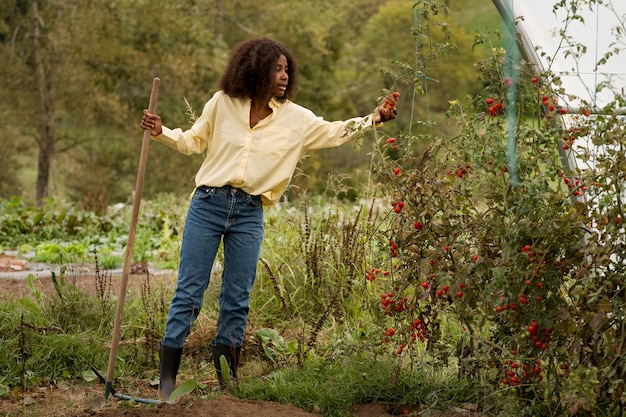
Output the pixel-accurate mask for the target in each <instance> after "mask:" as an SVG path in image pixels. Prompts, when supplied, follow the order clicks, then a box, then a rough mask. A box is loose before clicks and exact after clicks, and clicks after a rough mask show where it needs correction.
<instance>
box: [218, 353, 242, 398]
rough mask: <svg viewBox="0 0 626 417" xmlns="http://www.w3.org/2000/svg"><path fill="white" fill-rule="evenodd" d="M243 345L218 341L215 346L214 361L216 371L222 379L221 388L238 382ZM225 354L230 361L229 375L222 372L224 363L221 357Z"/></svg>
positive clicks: (227, 360) (219, 378) (228, 361)
mask: <svg viewBox="0 0 626 417" xmlns="http://www.w3.org/2000/svg"><path fill="white" fill-rule="evenodd" d="M240 353H241V346H229V345H223V344H221V343H217V344H216V345H214V346H213V363H214V364H215V372H216V373H217V379H218V380H219V381H220V388H221V389H225V388H227V387H228V386H229V385H230V384H231V383H236V382H237V366H238V365H239V355H240ZM222 356H224V358H226V362H227V363H228V372H229V375H223V374H222V365H221V361H220V358H221V357H222Z"/></svg>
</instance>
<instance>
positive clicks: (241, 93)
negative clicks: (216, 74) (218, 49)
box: [219, 38, 298, 101]
mask: <svg viewBox="0 0 626 417" xmlns="http://www.w3.org/2000/svg"><path fill="white" fill-rule="evenodd" d="M281 55H284V56H285V58H287V75H289V84H288V85H287V91H285V94H284V95H283V96H282V97H276V98H277V99H278V100H279V101H285V100H287V99H292V98H294V97H295V95H296V91H297V87H298V69H297V64H296V60H295V58H294V56H293V55H292V53H291V52H290V51H289V50H288V49H287V48H286V47H285V46H284V45H283V44H281V43H280V42H278V41H275V40H273V39H269V38H255V39H249V40H247V41H244V42H242V43H241V44H239V45H238V46H237V47H236V48H234V49H233V51H232V53H231V56H230V60H229V61H228V65H227V66H226V69H225V70H224V73H223V74H222V77H221V79H220V81H219V88H220V89H221V90H223V91H224V92H225V93H226V94H228V95H229V96H231V97H240V98H262V97H265V96H266V95H267V94H268V92H271V91H272V89H273V84H274V72H275V70H276V61H277V60H278V58H280V56H281Z"/></svg>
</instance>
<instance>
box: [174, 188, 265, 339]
mask: <svg viewBox="0 0 626 417" xmlns="http://www.w3.org/2000/svg"><path fill="white" fill-rule="evenodd" d="M222 239H223V242H224V270H223V273H222V289H221V293H220V300H219V305H220V312H219V317H218V321H217V334H216V336H215V340H214V341H213V344H216V343H221V344H225V345H228V346H241V345H242V343H243V338H244V333H245V330H246V323H247V319H248V312H249V311H250V291H251V290H252V285H253V284H254V279H255V277H256V268H257V264H258V262H259V256H260V252H261V243H262V242H263V206H262V204H261V197H260V196H251V195H249V194H247V193H245V192H244V191H242V190H240V189H238V188H233V187H230V186H225V187H217V188H216V187H198V188H197V189H196V191H195V194H194V196H193V198H192V200H191V203H190V205H189V210H188V212H187V220H186V222H185V229H184V232H183V241H182V246H181V250H180V267H179V272H178V283H177V286H176V291H175V293H174V298H173V299H172V303H171V305H170V310H169V315H168V318H167V325H166V327H165V337H164V339H163V344H164V345H165V346H169V347H173V348H182V347H183V345H184V344H185V339H187V336H189V332H190V331H191V326H192V324H193V323H194V322H195V320H196V318H197V317H198V314H199V313H200V309H201V308H202V303H203V300H204V292H205V290H206V289H207V287H208V285H209V280H210V278H211V269H212V268H213V263H214V261H215V256H216V254H217V250H218V248H219V245H220V242H221V241H222Z"/></svg>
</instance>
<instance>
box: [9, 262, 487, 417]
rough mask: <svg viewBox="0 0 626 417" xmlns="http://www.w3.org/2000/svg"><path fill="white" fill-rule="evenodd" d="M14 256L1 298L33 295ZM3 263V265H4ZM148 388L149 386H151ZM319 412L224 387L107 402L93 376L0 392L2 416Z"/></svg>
mask: <svg viewBox="0 0 626 417" xmlns="http://www.w3.org/2000/svg"><path fill="white" fill-rule="evenodd" d="M14 261H15V259H13V257H8V256H6V255H1V254H0V302H3V300H4V301H6V300H7V299H11V298H21V297H29V296H32V291H31V289H29V288H28V286H27V280H26V279H25V278H11V277H9V276H10V275H7V272H9V273H10V272H11V271H18V270H19V271H22V270H21V269H18V268H28V266H24V265H22V264H21V263H15V262H14ZM7 265H8V267H7ZM2 266H4V270H3V269H2ZM7 268H8V269H7ZM39 272H40V273H38V274H35V275H36V276H37V278H36V279H35V280H34V281H33V286H34V287H35V288H36V289H37V290H39V291H43V292H50V291H54V285H53V283H52V280H51V279H50V277H49V276H47V274H46V273H45V271H43V273H41V272H42V271H41V270H39ZM161 278H162V279H161V281H162V283H163V284H164V285H173V282H172V276H171V274H169V275H167V274H166V275H163V276H161ZM71 279H72V280H73V284H74V285H76V286H77V287H78V288H80V289H81V290H84V291H90V290H91V291H93V288H94V276H93V273H84V274H73V275H72V276H71ZM139 281H140V280H133V279H130V280H129V283H128V287H129V288H132V286H133V285H139V284H138V282H139ZM111 282H112V285H111V291H113V292H114V293H117V291H118V288H119V285H120V279H119V277H113V279H112V280H111ZM146 389H147V390H149V389H150V388H146ZM135 395H138V394H135ZM142 395H144V394H142ZM148 396H152V397H153V398H156V390H154V393H151V392H149V391H148ZM313 411H316V410H313ZM350 411H351V412H352V414H353V415H354V417H388V416H390V415H407V416H422V415H426V414H427V415H428V416H439V417H459V416H463V417H465V416H467V417H479V416H480V414H479V413H478V412H476V411H475V406H474V405H472V404H467V405H466V406H464V407H463V408H449V409H448V410H445V411H441V412H440V413H439V412H437V413H434V414H433V410H429V411H428V413H424V412H423V410H422V409H421V408H420V407H419V406H410V405H407V406H403V407H398V408H395V409H391V408H389V407H388V406H386V405H385V404H380V403H375V404H356V405H354V406H353V407H352V408H351V410H350ZM320 415H321V414H320V413H315V412H313V413H312V412H308V411H305V410H302V409H300V408H297V407H295V406H293V405H289V404H281V403H277V402H271V401H249V400H243V399H239V398H236V397H234V396H232V395H229V394H228V393H223V394H218V396H217V397H216V398H212V399H204V398H199V397H194V396H193V393H192V394H189V395H187V396H184V397H182V398H179V399H178V401H177V402H176V403H175V404H159V405H153V404H144V403H137V402H134V401H124V400H119V399H118V398H116V397H113V396H111V397H110V398H109V400H108V401H106V402H105V401H104V388H103V386H102V385H99V384H98V383H97V382H94V384H93V385H85V384H84V383H78V384H76V385H72V384H70V383H63V384H59V385H55V386H50V387H42V388H38V389H35V390H32V391H29V392H20V393H12V395H9V396H5V397H0V416H2V417H18V416H22V417H25V416H33V417H35V416H36V417H57V416H66V417H91V416H96V417H117V416H129V417H152V416H168V417H252V416H254V417H282V416H285V417H287V416H289V417H319V416H320Z"/></svg>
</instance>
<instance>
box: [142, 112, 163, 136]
mask: <svg viewBox="0 0 626 417" xmlns="http://www.w3.org/2000/svg"><path fill="white" fill-rule="evenodd" d="M141 128H142V129H145V130H149V131H150V135H151V136H159V135H160V134H161V133H162V132H163V125H162V124H161V118H160V117H159V115H157V114H152V113H150V112H149V111H148V110H145V109H144V111H143V117H142V118H141Z"/></svg>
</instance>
